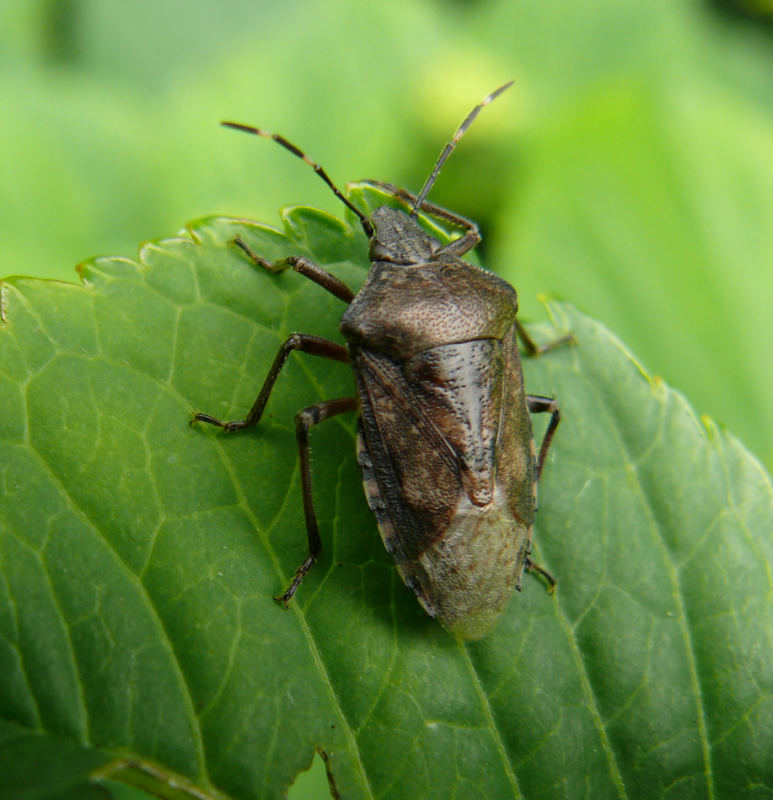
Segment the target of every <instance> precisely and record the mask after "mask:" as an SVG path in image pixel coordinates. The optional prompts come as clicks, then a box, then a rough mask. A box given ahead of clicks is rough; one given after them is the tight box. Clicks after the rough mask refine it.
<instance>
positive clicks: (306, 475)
mask: <svg viewBox="0 0 773 800" xmlns="http://www.w3.org/2000/svg"><path fill="white" fill-rule="evenodd" d="M356 408H357V401H356V400H355V399H354V398H353V397H343V398H340V399H338V400H325V401H324V402H322V403H317V404H316V405H313V406H309V407H308V408H304V409H303V410H302V411H299V412H298V413H297V414H296V415H295V437H296V439H297V440H298V454H299V456H300V461H301V492H302V494H303V513H304V516H305V517H306V533H307V535H308V539H309V554H308V556H306V558H305V559H304V561H303V562H302V563H301V565H300V566H299V567H298V569H296V570H295V574H294V575H293V579H292V581H291V582H290V585H289V586H288V587H287V589H286V590H285V591H284V592H283V593H282V594H280V595H279V596H278V597H275V598H274V599H275V600H276V601H277V602H278V603H282V605H284V606H286V605H287V604H288V602H289V601H290V599H291V598H292V596H293V595H294V594H295V592H296V590H297V589H298V587H299V586H300V584H301V581H302V580H303V579H304V577H305V576H306V573H307V572H308V571H309V570H310V569H311V568H312V566H313V565H314V562H315V561H316V560H317V556H319V554H320V552H321V550H322V541H321V539H320V538H319V526H318V525H317V515H316V514H315V513H314V497H313V494H312V488H311V459H310V458H309V428H311V427H313V426H314V425H318V424H319V423H320V422H324V421H325V420H326V419H330V417H334V416H336V415H337V414H344V413H346V412H347V411H354V410H355V409H356Z"/></svg>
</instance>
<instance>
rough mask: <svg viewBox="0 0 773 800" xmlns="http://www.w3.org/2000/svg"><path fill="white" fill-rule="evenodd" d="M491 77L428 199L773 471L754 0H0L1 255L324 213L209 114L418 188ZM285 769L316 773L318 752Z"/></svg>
mask: <svg viewBox="0 0 773 800" xmlns="http://www.w3.org/2000/svg"><path fill="white" fill-rule="evenodd" d="M509 78H514V79H515V81H516V84H515V86H514V87H513V89H511V90H510V91H509V92H508V93H507V94H506V95H504V96H503V97H502V98H501V99H500V100H498V101H497V103H496V104H495V105H494V106H492V107H491V108H490V109H487V110H486V112H485V113H484V114H483V115H482V116H481V118H480V119H479V121H478V122H477V123H476V125H475V126H474V127H473V129H472V130H471V132H470V133H469V135H468V136H467V137H466V139H465V140H464V142H463V144H462V146H461V147H460V148H459V149H458V150H457V152H456V153H455V154H454V156H453V158H452V159H451V160H450V161H449V162H448V164H447V166H446V168H445V169H444V171H443V173H442V175H441V178H440V180H439V181H438V183H437V185H436V188H435V189H434V190H433V193H432V199H433V200H434V201H435V202H438V203H440V204H442V205H445V206H448V207H450V208H452V209H454V210H456V211H458V212H460V213H463V214H466V215H468V216H470V217H472V218H474V219H476V220H478V221H479V222H480V223H481V226H482V229H483V231H484V234H485V237H486V238H485V241H484V245H483V248H482V250H483V258H484V260H485V263H486V264H487V265H488V266H490V267H491V268H493V269H495V270H496V271H498V272H499V273H500V274H502V275H504V276H505V277H507V278H508V279H509V280H511V281H512V282H513V284H514V285H515V286H516V287H517V288H518V290H519V294H520V296H521V309H522V315H523V317H524V318H525V319H526V320H534V319H539V318H541V317H542V315H543V312H542V309H541V306H540V305H539V302H538V300H537V295H538V294H539V293H540V292H547V293H549V294H552V295H554V296H557V297H560V298H563V299H565V300H568V301H570V302H572V303H574V304H575V305H577V306H579V307H580V308H581V309H583V310H584V311H586V312H588V313H590V314H591V315H593V316H594V317H596V318H597V319H599V320H601V321H603V322H604V323H605V324H607V325H608V326H609V327H610V328H611V329H612V330H613V331H615V332H616V333H617V334H618V335H619V336H620V338H621V339H622V340H623V341H624V342H625V343H626V344H627V345H628V346H630V347H631V348H632V350H633V351H634V352H635V353H636V354H637V355H638V356H639V357H640V359H641V360H642V362H643V363H644V364H645V365H646V367H647V368H648V369H649V370H650V371H652V372H654V373H656V374H658V375H660V376H662V377H663V378H664V379H665V380H667V381H668V382H669V383H670V384H671V385H673V386H675V387H676V388H678V389H680V390H681V391H683V392H684V393H685V394H686V395H687V397H688V399H689V400H690V402H691V403H692V404H693V406H694V407H695V408H696V410H697V411H699V412H701V413H706V414H709V415H710V416H712V417H714V418H715V419H717V420H718V421H719V422H720V423H724V424H725V425H726V426H727V427H729V428H730V429H731V430H732V431H734V432H735V433H736V434H737V435H739V436H740V438H741V439H742V440H743V441H744V442H745V443H746V445H747V446H748V447H749V448H750V449H751V450H752V451H753V452H754V453H756V454H757V455H758V456H759V457H760V458H761V459H762V460H763V461H764V462H765V463H766V465H767V466H768V468H770V466H771V465H772V464H773V403H772V402H771V397H772V396H773V370H771V358H770V355H769V353H770V351H771V349H773V274H772V272H773V124H772V123H773V3H771V2H767V1H765V0H757V2H755V1H754V0H745V2H743V1H742V0H737V1H736V2H733V0H724V2H719V0H715V2H711V1H710V0H626V2H624V3H621V2H619V0H585V2H582V3H570V2H568V1H567V0H561V1H560V2H559V1H558V0H541V1H540V2H536V1H535V2H516V1H515V0H481V1H480V2H464V1H463V0H394V1H393V2H389V3H380V4H367V5H366V4H364V3H361V2H356V1H355V0H327V2H325V3H318V2H309V1H308V0H285V2H283V3H275V2H273V3H268V2H264V0H252V1H251V2H245V0H220V2H218V3H212V2H209V3H207V2H200V1H199V2H196V1H195V0H132V2H131V3H127V2H119V0H0V108H2V113H1V114H0V164H1V165H2V168H1V169H0V202H1V203H2V213H1V214H0V275H14V274H25V275H36V276H41V277H50V278H58V279H64V280H75V279H76V276H75V273H74V271H73V270H74V266H75V264H76V263H77V262H79V261H80V260H82V259H85V258H87V257H89V256H93V255H98V254H119V255H127V256H133V255H134V254H135V253H136V249H137V246H138V245H139V244H140V243H141V242H142V241H145V240H148V239H153V238H157V237H163V236H169V235H172V234H174V233H175V232H176V231H177V230H179V229H180V228H181V227H182V226H183V225H184V224H185V222H187V221H188V220H190V219H193V218H196V217H199V216H203V215H208V214H216V213H217V214H231V215H236V216H249V217H255V218H258V219H262V220H265V221H269V222H274V221H278V220H277V211H278V209H279V208H280V207H281V206H283V205H288V204H294V203H302V204H310V205H314V206H318V207H322V208H324V209H327V210H329V211H332V212H334V213H336V214H341V212H342V209H341V208H340V206H339V204H338V203H337V201H336V200H335V198H334V197H333V196H332V195H331V194H330V193H329V192H328V190H327V189H326V187H325V186H324V185H323V184H322V182H321V181H319V180H318V179H317V178H315V177H314V175H313V174H312V173H311V171H310V170H309V169H308V168H307V167H305V166H304V165H303V164H302V163H300V162H299V161H297V160H296V159H294V158H292V157H291V156H290V155H289V154H287V153H285V152H283V151H282V150H280V149H279V148H278V147H276V146H274V145H272V144H271V143H268V142H264V141H259V140H256V139H252V138H250V137H246V136H241V135H238V134H236V133H233V132H229V131H226V130H224V129H222V128H220V127H219V126H218V124H217V123H218V121H219V120H221V119H235V120H239V121H244V122H248V123H252V124H257V125H261V126H265V127H267V128H269V129H270V130H274V131H278V132H281V133H282V134H284V135H285V136H286V137H288V138H289V139H291V140H292V141H294V142H296V143H297V144H299V145H300V146H301V147H302V148H303V149H305V150H306V151H307V152H308V153H309V154H310V155H311V156H312V157H313V158H314V159H316V160H318V161H320V162H321V163H322V164H324V166H325V167H326V169H327V170H328V172H329V173H330V175H331V176H333V178H334V180H336V181H338V182H339V183H345V182H346V181H347V180H356V179H360V178H364V177H375V178H380V179H383V180H388V181H391V182H393V183H396V184H399V185H404V186H406V187H408V188H411V189H413V190H417V189H418V188H419V186H420V185H421V183H422V182H423V180H424V178H425V177H426V175H427V173H428V172H429V170H430V169H431V167H432V164H433V162H434V160H435V158H436V156H437V154H438V152H439V150H440V149H441V147H442V145H443V144H444V143H445V141H446V140H447V139H448V137H449V136H450V135H451V133H452V132H453V130H454V129H455V126H456V125H457V124H458V122H459V121H460V120H461V119H462V117H463V116H464V114H465V113H467V111H469V109H470V108H471V107H472V106H473V105H474V104H475V103H476V102H478V101H479V100H480V99H481V98H482V97H483V96H484V95H485V94H486V93H488V92H489V91H490V90H492V89H493V88H495V87H496V86H498V85H499V84H501V83H503V82H504V81H505V80H508V79H509ZM298 327H299V329H304V321H303V320H299V321H298ZM538 388H539V390H540V391H541V392H543V393H549V392H550V391H551V390H552V389H553V387H538ZM559 399H560V398H559ZM589 458H592V454H589ZM302 781H310V783H309V785H308V786H307V787H306V788H305V789H303V790H302V789H301V787H300V786H297V787H295V788H294V790H293V791H294V796H295V797H296V798H297V797H301V796H303V795H302V792H303V791H305V792H307V794H308V796H312V797H313V796H317V794H316V793H318V792H319V791H321V789H320V786H324V771H323V770H322V768H321V762H319V759H317V762H316V766H315V769H314V771H313V772H312V773H311V774H310V775H304V776H302ZM315 787H316V788H315Z"/></svg>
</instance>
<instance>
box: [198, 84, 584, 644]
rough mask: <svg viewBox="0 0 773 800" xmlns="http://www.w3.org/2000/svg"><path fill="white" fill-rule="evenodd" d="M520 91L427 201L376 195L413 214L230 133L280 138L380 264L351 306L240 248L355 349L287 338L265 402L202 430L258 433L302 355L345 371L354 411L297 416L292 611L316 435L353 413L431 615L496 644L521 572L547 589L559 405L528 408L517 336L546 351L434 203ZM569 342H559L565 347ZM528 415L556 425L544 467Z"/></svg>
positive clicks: (322, 277) (383, 513) (334, 281)
mask: <svg viewBox="0 0 773 800" xmlns="http://www.w3.org/2000/svg"><path fill="white" fill-rule="evenodd" d="M508 86H510V84H509V83H508V84H505V85H504V86H502V87H500V88H499V89H497V90H496V91H495V92H493V93H492V94H491V95H489V97H487V98H486V99H485V100H484V101H483V102H482V103H481V104H480V105H478V106H476V107H475V108H474V109H473V111H472V112H471V113H470V114H469V115H468V116H467V118H466V119H465V120H464V122H463V123H462V124H461V126H460V127H459V129H458V130H457V132H456V134H455V135H454V137H453V139H452V140H451V141H450V142H449V144H448V145H446V147H445V149H444V150H443V152H442V153H441V156H440V158H439V159H438V162H437V164H436V165H435V168H434V170H433V172H432V174H431V175H430V177H429V178H428V180H427V182H426V183H425V185H424V187H423V188H422V190H421V192H420V193H419V195H418V196H416V197H415V196H413V195H411V194H409V193H408V192H406V191H404V190H402V189H397V188H395V187H394V186H391V185H389V184H385V183H381V182H377V181H371V182H369V183H371V184H372V185H374V186H376V187H378V188H380V189H382V190H383V191H385V192H387V193H389V194H391V195H394V196H395V197H396V198H398V199H399V200H401V201H402V202H404V203H405V204H406V205H408V206H410V208H411V211H410V213H405V212H403V211H401V210H397V209H394V208H391V207H389V206H382V207H380V208H378V209H376V210H375V211H374V212H373V213H372V214H371V215H370V217H368V216H366V215H365V214H363V213H362V212H361V211H360V210H359V209H357V208H356V207H355V206H354V205H353V204H352V203H351V202H350V201H349V200H348V198H346V197H345V196H344V195H343V194H342V193H341V192H340V191H339V190H338V189H337V188H336V187H335V185H334V184H333V183H332V181H331V180H330V179H329V178H328V176H327V174H326V173H325V171H324V170H323V169H322V168H321V167H320V166H319V165H317V164H315V163H314V162H312V161H310V160H309V159H308V158H307V157H306V156H305V155H304V154H303V153H302V152H301V151H300V150H298V148H296V147H295V146H294V145H292V144H290V143H289V142H287V140H285V139H283V138H282V137H280V136H277V135H272V134H268V133H266V132H264V131H262V130H260V129H257V128H250V127H247V126H243V125H237V124H235V123H224V124H226V125H228V126H230V127H236V128H238V129H241V130H245V131H247V132H250V133H255V134H257V135H260V136H266V137H270V138H273V139H274V140H275V141H277V142H279V144H281V145H283V146H284V147H285V148H287V149H289V150H290V151H291V152H292V153H294V154H295V155H297V156H298V157H299V158H302V159H303V160H304V161H306V162H307V163H309V164H310V165H311V166H313V167H314V169H315V171H316V172H317V173H318V174H319V175H320V176H321V177H322V179H323V180H325V182H326V183H327V184H328V185H329V186H330V187H331V188H332V190H333V191H334V192H335V194H336V196H338V197H339V199H340V200H341V201H342V202H344V203H345V204H346V205H347V206H348V207H349V208H350V209H352V210H353V211H354V213H355V214H356V215H357V216H358V218H359V220H360V222H361V224H362V227H363V230H364V231H365V234H366V235H367V236H368V239H369V242H370V257H371V260H372V266H371V269H370V272H369V273H368V277H367V280H366V282H365V285H364V286H363V287H362V289H361V290H360V292H359V293H358V294H357V295H356V296H355V294H354V293H353V292H352V291H351V290H350V289H349V288H348V287H347V286H346V285H345V284H343V283H342V282H341V281H340V280H339V279H338V278H336V277H335V276H333V275H332V274H330V273H329V272H327V271H326V270H324V269H323V268H321V267H319V266H317V265H315V264H313V263H311V262H310V261H308V260H307V259H304V258H301V257H293V256H291V257H289V258H286V259H282V260H280V261H278V262H275V263H270V262H268V261H266V260H265V259H264V258H262V257H261V256H259V255H257V254H255V253H253V252H252V251H251V250H250V249H249V247H248V246H247V245H246V244H245V243H244V242H242V241H241V240H238V239H237V240H236V241H235V244H236V245H237V246H239V247H240V248H241V249H242V250H243V251H244V252H245V254H246V255H248V256H249V257H250V259H251V260H252V261H253V262H254V263H255V264H257V265H259V266H261V267H264V268H266V269H268V270H270V271H272V272H277V271H280V270H283V269H285V268H287V267H290V268H292V269H294V270H296V271H297V272H299V273H301V274H302V275H305V276H306V277H308V278H310V279H311V280H313V281H314V282H316V283H317V284H319V285H320V286H322V287H323V288H324V289H327V290H328V291H330V292H331V293H332V294H334V295H335V296H336V297H338V298H340V299H341V300H343V301H344V302H346V303H348V307H347V309H346V311H345V312H344V314H343V317H342V319H341V323H340V329H341V332H342V333H343V335H344V337H345V338H346V340H347V344H348V346H347V347H344V346H342V345H340V344H337V343H335V342H331V341H328V340H325V339H321V338H319V337H316V336H310V335H307V334H293V335H292V336H291V337H290V338H289V339H288V340H287V341H286V342H285V343H284V344H283V345H282V347H281V348H280V350H279V353H278V354H277V356H276V358H275V360H274V363H273V365H272V367H271V369H270V371H269V373H268V376H267V377H266V379H265V382H264V384H263V387H262V389H261V391H260V394H259V395H258V397H257V399H256V401H255V403H254V404H253V406H252V408H251V409H250V411H249V412H248V414H247V416H246V417H245V418H244V419H243V420H238V421H234V422H224V421H221V420H218V419H215V418H214V417H211V416H209V415H208V414H196V415H195V417H194V420H193V421H196V420H200V421H203V422H209V423H212V424H215V425H219V426H221V427H223V428H225V429H226V430H229V431H232V430H238V429H241V428H246V427H250V426H252V425H255V424H256V423H257V422H258V420H259V419H260V418H261V416H262V414H263V411H264V408H265V406H266V402H267V401H268V397H269V394H270V392H271V389H272V388H273V385H274V383H275V381H276V379H277V377H278V375H279V372H280V371H281V368H282V365H283V364H284V362H285V360H286V359H287V356H288V355H289V353H290V352H292V351H293V350H300V351H302V352H306V353H311V354H314V355H318V356H324V357H327V358H332V359H335V360H338V361H342V362H345V363H349V364H350V365H351V367H352V369H353V371H354V375H355V379H356V384H357V399H356V400H355V399H353V398H341V399H335V400H327V401H324V402H321V403H318V404H316V405H313V406H310V407H309V408H306V409H304V410H302V411H300V412H299V413H298V414H297V415H296V418H295V422H296V434H297V440H298V448H299V454H300V462H301V484H302V491H303V504H304V512H305V517H306V528H307V533H308V542H309V555H308V556H307V558H306V559H305V560H304V562H303V563H302V564H301V565H300V567H299V568H298V569H297V570H296V573H295V575H294V577H293V580H292V582H291V583H290V586H289V587H288V588H287V590H286V591H285V592H284V594H282V595H281V596H280V597H278V598H277V600H279V601H281V602H283V603H285V604H286V603H287V602H288V601H289V600H290V598H291V597H292V596H293V594H294V593H295V591H296V590H297V588H298V586H299V585H300V583H301V581H302V580H303V577H304V576H305V575H306V573H307V572H308V571H309V569H310V568H311V566H312V565H313V563H314V562H315V560H316V558H317V556H318V555H319V553H320V550H321V541H320V537H319V531H318V527H317V521H316V516H315V513H314V504H313V498H312V487H311V473H310V466H309V445H308V432H309V429H310V428H311V427H312V426H314V425H316V424H318V423H319V422H322V421H323V420H325V419H328V418H329V417H332V416H335V415H336V414H340V413H344V412H348V411H355V410H356V411H358V412H359V424H358V435H357V451H358V462H359V465H360V468H361V470H362V475H363V485H364V488H365V493H366V497H367V500H368V504H369V506H370V508H371V510H372V511H373V513H374V515H375V517H376V521H377V523H378V527H379V531H380V533H381V536H382V538H383V541H384V544H385V546H386V548H387V550H388V551H389V552H390V553H391V554H392V556H393V557H394V559H395V562H396V564H397V567H398V570H399V572H400V574H401V576H402V578H403V580H404V581H405V583H406V585H407V586H409V587H410V588H411V589H412V590H413V591H414V592H415V594H416V596H417V598H418V600H419V602H420V603H421V604H422V605H423V606H424V608H425V609H426V611H427V612H428V613H429V614H430V615H431V616H433V617H436V618H437V619H438V620H440V621H441V622H442V623H443V624H444V625H445V626H446V627H448V628H449V629H451V630H452V631H454V632H456V633H458V634H460V635H462V636H465V637H467V638H480V637H481V636H484V635H485V634H486V633H488V632H489V631H490V630H491V628H492V627H493V625H494V623H495V621H496V619H497V617H498V616H499V614H500V612H501V610H502V608H503V606H504V604H505V602H506V600H507V599H508V597H509V596H510V594H511V593H512V591H513V589H514V588H520V586H519V583H520V578H521V574H522V572H523V570H524V568H526V569H534V570H536V571H539V572H541V573H542V574H543V575H544V576H545V577H546V578H547V580H548V581H549V583H551V585H552V584H553V583H554V580H553V578H552V577H551V576H550V574H549V573H547V572H546V571H545V570H543V569H541V568H540V567H537V566H536V565H534V564H533V563H532V562H531V560H530V558H529V551H530V547H531V536H532V526H533V522H534V515H535V511H536V505H537V481H538V479H539V475H540V472H541V470H542V465H543V463H544V460H545V455H546V453H547V450H548V447H549V445H550V441H551V439H552V437H553V434H554V432H555V429H556V426H557V425H558V422H559V419H560V412H559V409H558V406H557V405H556V403H555V401H554V400H552V399H550V398H547V397H539V396H532V395H526V394H525V392H524V388H523V378H522V374H521V365H520V358H519V354H518V343H517V338H518V336H520V337H521V339H522V341H523V342H524V345H525V347H526V349H527V351H529V352H530V353H531V354H532V355H536V354H538V353H540V352H542V351H543V350H545V349H547V348H548V347H552V346H553V344H557V343H558V342H556V343H553V344H551V345H548V346H547V347H543V348H538V347H537V346H536V345H535V344H534V342H533V341H532V340H531V338H530V337H529V336H528V334H527V333H526V332H525V330H524V329H523V328H522V327H521V325H520V323H519V322H518V321H517V319H516V312H517V308H518V306H517V296H516V292H515V290H514V289H513V288H512V287H511V286H510V284H508V283H507V282H506V281H504V280H502V279H500V278H498V277H496V276H495V275H493V274H491V273H489V272H486V271H485V270H482V269H480V268H479V267H476V266H474V265H472V264H470V263H469V262H466V261H464V260H462V258H461V256H462V255H464V253H466V252H467V251H469V250H470V249H471V248H472V247H474V246H475V245H476V244H477V243H478V242H479V241H480V236H479V233H478V229H477V227H476V225H475V224H474V223H473V222H471V221H469V220H467V219H465V218H463V217H460V216H458V215H456V214H453V213H451V212H449V211H447V210H445V209H443V208H440V207H439V206H435V205H433V204H432V203H429V202H427V201H426V199H425V198H426V195H427V193H428V191H429V189H430V188H431V186H432V184H433V183H434V180H435V178H436V177H437V174H438V172H439V170H440V167H441V166H442V164H443V163H444V161H445V160H446V158H447V157H448V155H449V154H450V153H451V151H452V150H453V148H454V146H455V145H456V142H457V141H458V140H459V138H460V137H461V136H462V134H463V133H464V131H465V130H466V129H467V127H468V126H469V125H470V123H471V122H472V120H473V119H474V118H475V117H476V116H477V114H478V113H479V111H480V110H481V109H482V108H483V107H484V106H485V105H487V104H488V103H490V102H491V101H492V100H493V99H494V98H495V97H496V96H497V95H499V94H500V93H501V92H503V91H504V90H505V89H506V88H508ZM419 211H423V212H425V213H426V214H429V215H431V216H435V217H437V218H439V219H442V220H444V221H446V222H449V223H451V224H453V225H455V226H457V227H458V228H460V229H461V230H462V232H463V233H462V235H461V236H460V238H457V239H455V240H453V241H451V242H450V243H449V244H445V245H441V244H440V242H438V241H437V240H435V239H433V238H432V237H430V236H429V235H428V234H427V233H426V231H425V230H424V229H423V228H422V227H421V226H420V225H419V223H418V221H417V219H416V217H417V214H418V212H419ZM567 338H568V337H564V339H562V340H559V341H564V340H566V339H567ZM529 412H550V414H551V419H550V423H549V425H548V428H547V431H546V433H545V437H544V439H543V442H542V446H541V448H540V453H539V456H538V455H537V453H536V449H535V445H534V438H533V436H532V429H531V421H530V417H529Z"/></svg>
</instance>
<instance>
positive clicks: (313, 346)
mask: <svg viewBox="0 0 773 800" xmlns="http://www.w3.org/2000/svg"><path fill="white" fill-rule="evenodd" d="M293 350H299V351H300V352H302V353H310V354H311V355H314V356H322V357H323V358H331V359H333V360H334V361H341V362H343V363H344V364H348V363H349V351H348V350H347V349H346V348H345V347H344V346H343V345H341V344H336V342H331V341H330V340H329V339H323V338H322V337H320V336H311V335H310V334H308V333H293V334H291V335H290V336H288V338H287V339H286V340H285V342H284V343H283V344H282V346H281V347H280V348H279V352H278V353H277V354H276V357H275V358H274V363H273V364H272V365H271V369H270V370H269V371H268V375H266V379H265V380H264V381H263V386H262V387H261V390H260V393H259V394H258V396H257V397H256V398H255V402H254V403H253V404H252V408H250V410H249V411H248V412H247V415H246V416H245V417H244V419H238V420H231V421H224V420H221V419H218V418H217V417H213V416H211V415H210V414H202V413H200V412H199V413H197V414H194V415H193V419H192V420H191V425H193V424H194V423H195V422H208V423H209V424H210V425H217V426H218V427H219V428H224V429H225V430H226V431H238V430H242V429H243V428H251V427H252V426H253V425H257V424H258V422H259V421H260V418H261V417H262V416H263V411H264V410H265V408H266V403H267V402H268V398H269V395H270V394H271V390H272V389H273V388H274V384H275V383H276V379H277V378H278V377H279V373H280V372H281V371H282V367H283V366H284V363H285V361H287V357H288V356H289V355H290V353H292V351H293Z"/></svg>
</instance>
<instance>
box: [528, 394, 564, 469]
mask: <svg viewBox="0 0 773 800" xmlns="http://www.w3.org/2000/svg"><path fill="white" fill-rule="evenodd" d="M526 406H527V407H528V409H529V411H531V413H532V414H540V413H545V412H548V413H549V414H550V422H549V423H548V429H547V430H546V431H545V435H544V436H543V437H542V444H541V445H540V448H539V458H538V459H537V480H539V479H540V475H542V467H543V465H544V464H545V458H546V457H547V454H548V448H549V447H550V443H551V442H552V441H553V436H554V435H555V432H556V428H557V427H558V423H559V422H561V409H560V408H559V407H558V403H556V401H555V400H554V399H553V398H552V397H542V396H541V395H538V394H527V395H526Z"/></svg>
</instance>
